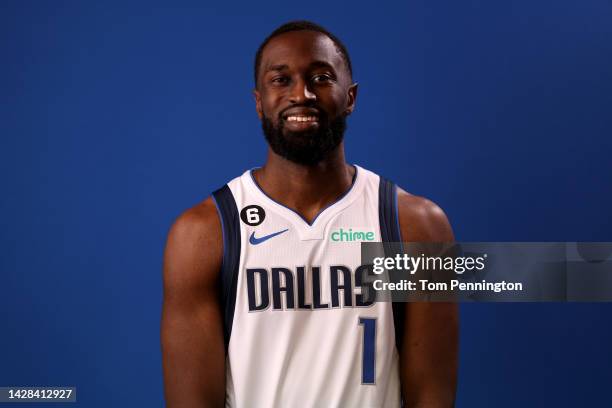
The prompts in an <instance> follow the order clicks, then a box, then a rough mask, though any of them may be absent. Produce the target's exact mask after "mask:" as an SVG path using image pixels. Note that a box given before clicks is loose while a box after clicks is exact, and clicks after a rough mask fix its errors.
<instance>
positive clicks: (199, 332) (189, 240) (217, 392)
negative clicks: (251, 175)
mask: <svg viewBox="0 0 612 408" xmlns="http://www.w3.org/2000/svg"><path fill="white" fill-rule="evenodd" d="M222 258H223V241H222V231H221V223H220V221H219V217H218V215H217V212H216V208H215V205H214V203H213V202H212V200H211V199H210V198H209V199H207V200H206V201H204V202H203V203H202V204H200V205H198V206H196V207H194V208H192V209H190V210H188V211H186V212H185V213H184V214H183V215H181V216H180V217H179V218H178V219H177V221H176V222H175V223H174V225H173V226H172V228H171V230H170V233H169V234H168V242H167V244H166V251H165V255H164V303H163V311H162V322H161V341H162V356H163V368H164V388H165V395H166V403H167V406H168V407H169V408H173V407H181V408H188V407H198V408H202V407H222V406H223V405H224V403H225V347H224V344H223V319H222V312H221V310H222V309H221V306H220V300H219V290H218V284H219V270H220V266H221V261H222Z"/></svg>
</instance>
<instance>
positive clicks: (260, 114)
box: [253, 89, 263, 120]
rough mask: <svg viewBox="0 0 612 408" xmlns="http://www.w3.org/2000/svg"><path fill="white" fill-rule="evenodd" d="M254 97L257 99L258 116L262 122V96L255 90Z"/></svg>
mask: <svg viewBox="0 0 612 408" xmlns="http://www.w3.org/2000/svg"><path fill="white" fill-rule="evenodd" d="M253 96H254V97H255V109H256V110H257V116H259V119H260V120H261V119H262V118H263V109H262V108H261V94H260V93H259V91H258V90H257V89H253Z"/></svg>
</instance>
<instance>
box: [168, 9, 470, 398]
mask: <svg viewBox="0 0 612 408" xmlns="http://www.w3.org/2000/svg"><path fill="white" fill-rule="evenodd" d="M255 86H256V88H255V91H254V95H255V103H256V109H257V114H258V115H259V118H260V119H261V122H262V127H263V131H264V134H265V136H266V140H267V141H268V144H269V151H268V159H267V161H266V163H265V165H264V166H263V167H262V168H260V169H256V170H253V171H249V172H246V173H245V174H243V175H242V176H241V177H238V178H236V179H234V180H232V181H231V182H230V183H228V184H227V185H226V186H224V187H223V188H222V189H220V190H218V191H216V192H215V193H214V194H213V197H211V198H208V199H206V200H205V201H204V202H202V203H201V204H199V205H196V206H195V207H193V208H192V209H190V210H188V211H186V212H185V213H184V214H182V215H181V216H180V217H179V218H178V220H177V221H176V222H175V224H174V225H173V227H172V229H171V231H170V233H169V236H168V243H167V247H166V252H165V262H164V306H163V317H162V348H163V360H164V378H165V391H166V399H167V403H168V406H169V407H220V406H223V405H224V404H226V405H227V406H238V407H338V406H342V407H399V406H400V405H401V404H402V400H403V404H404V406H405V407H450V406H452V405H453V403H454V395H455V386H456V370H457V337H458V335H457V332H458V329H457V327H458V318H457V309H456V305H453V304H442V303H404V304H394V305H392V304H391V303H384V302H370V301H368V300H367V299H366V298H365V297H364V296H363V295H362V294H361V293H360V290H359V289H360V286H361V283H362V282H361V278H360V276H361V274H360V273H359V272H360V271H363V269H362V268H363V267H362V266H361V265H359V262H360V242H362V241H400V240H402V239H403V240H404V241H416V242H424V241H430V242H451V241H453V239H454V238H453V234H452V230H451V227H450V225H449V223H448V220H447V218H446V216H445V215H444V213H443V212H442V210H440V208H438V207H437V206H436V205H435V204H433V203H432V202H430V201H428V200H426V199H424V198H420V197H416V196H413V195H410V194H408V193H406V192H404V191H402V190H399V189H396V188H395V186H394V185H393V184H391V183H390V182H388V181H386V180H384V179H382V178H380V177H379V176H377V175H375V174H374V173H371V172H369V171H367V170H365V169H363V168H360V167H358V166H352V165H349V164H347V163H346V161H345V158H344V144H343V134H344V130H345V123H346V118H347V116H349V115H350V114H351V113H352V112H353V110H354V108H355V101H356V97H357V84H355V83H353V81H352V69H351V64H350V58H349V55H348V52H347V51H346V48H345V47H344V45H343V44H342V43H341V42H340V40H339V39H338V38H336V37H335V36H334V35H333V34H331V33H329V32H328V31H326V30H325V29H323V28H322V27H320V26H318V25H316V24H313V23H310V22H305V21H299V22H292V23H288V24H285V25H283V26H281V27H279V28H278V29H277V30H275V31H274V32H273V33H272V34H271V35H270V36H269V37H268V38H267V39H266V40H265V41H264V43H263V44H262V45H261V47H260V49H259V51H258V53H257V57H256V61H255ZM398 217H399V220H398V219H397V218H398Z"/></svg>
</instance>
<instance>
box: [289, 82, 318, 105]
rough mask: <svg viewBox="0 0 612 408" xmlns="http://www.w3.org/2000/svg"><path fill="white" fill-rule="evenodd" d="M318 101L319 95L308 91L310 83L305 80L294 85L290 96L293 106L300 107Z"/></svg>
mask: <svg viewBox="0 0 612 408" xmlns="http://www.w3.org/2000/svg"><path fill="white" fill-rule="evenodd" d="M316 99H317V95H315V94H314V92H312V91H311V90H310V89H308V82H307V81H304V80H298V81H295V82H294V83H293V87H292V88H291V94H290V95H289V101H290V102H291V103H293V104H296V105H300V104H303V103H307V102H312V101H315V100H316Z"/></svg>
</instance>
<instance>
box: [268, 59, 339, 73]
mask: <svg viewBox="0 0 612 408" xmlns="http://www.w3.org/2000/svg"><path fill="white" fill-rule="evenodd" d="M310 68H311V69H312V68H327V69H331V70H332V71H334V67H332V66H331V65H330V64H329V63H327V62H325V61H313V62H312V63H311V64H310ZM286 69H289V65H287V64H276V65H270V66H269V67H268V68H266V72H270V71H284V70H286Z"/></svg>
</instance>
